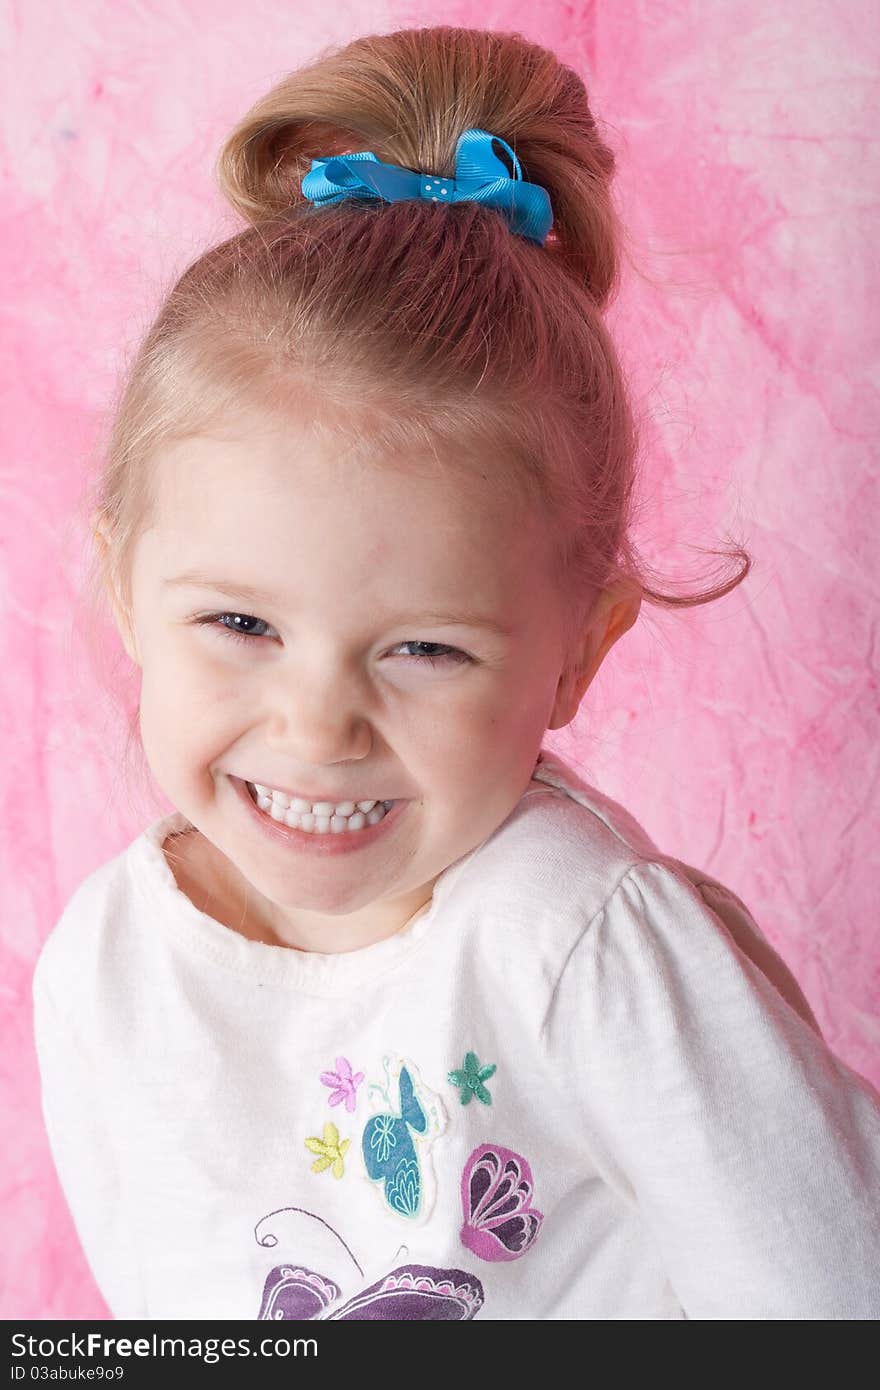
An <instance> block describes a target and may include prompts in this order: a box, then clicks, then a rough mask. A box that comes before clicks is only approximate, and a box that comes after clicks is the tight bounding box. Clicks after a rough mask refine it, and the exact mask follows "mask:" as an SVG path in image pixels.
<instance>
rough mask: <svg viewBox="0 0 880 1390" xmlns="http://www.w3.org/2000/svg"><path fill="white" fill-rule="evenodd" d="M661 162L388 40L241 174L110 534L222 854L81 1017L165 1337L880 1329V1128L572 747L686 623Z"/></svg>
mask: <svg viewBox="0 0 880 1390" xmlns="http://www.w3.org/2000/svg"><path fill="white" fill-rule="evenodd" d="M613 167H614V161H613V156H612V154H611V152H610V150H609V149H608V148H607V146H606V145H605V144H603V143H602V141H601V139H600V137H599V134H598V132H597V129H596V126H595V124H594V121H593V118H592V116H591V114H590V110H589V106H588V101H587V95H586V92H585V90H584V86H583V84H582V82H581V80H580V78H579V77H577V76H576V75H575V73H573V72H572V71H571V70H569V69H568V68H566V67H564V66H562V65H561V64H560V63H559V62H558V60H557V59H556V58H555V57H554V56H553V55H552V54H551V53H549V52H547V51H546V50H544V49H542V48H540V47H537V46H535V45H533V44H530V43H527V42H526V41H525V40H524V39H522V38H521V37H519V36H517V35H509V34H498V33H492V32H484V31H475V30H462V29H450V28H434V29H422V30H406V31H403V32H400V33H394V34H389V35H384V36H381V37H375V36H374V37H368V38H363V39H360V40H358V41H356V42H354V43H351V44H350V45H348V46H347V47H346V48H344V49H342V50H341V51H336V52H331V53H329V54H328V53H325V54H324V55H322V57H321V59H320V60H319V61H318V62H316V63H314V64H313V65H311V66H310V67H308V68H305V69H302V70H299V71H297V72H294V73H293V74H292V75H290V76H289V77H287V78H286V79H285V80H284V81H283V82H281V83H280V85H278V86H277V87H276V88H275V89H274V90H273V91H271V92H270V93H269V94H268V95H267V96H266V97H265V98H264V99H263V100H262V101H260V102H259V103H258V104H257V105H256V107H255V108H254V109H253V110H252V111H251V112H250V113H249V114H248V115H247V116H246V117H245V119H244V120H243V121H242V122H241V124H240V125H239V126H238V127H237V129H236V130H235V131H234V132H233V134H232V135H231V137H230V138H229V140H228V142H227V143H226V145H225V147H224V149H223V152H222V157H221V160H220V164H219V176H220V181H221V185H222V187H223V189H224V191H225V192H226V193H227V195H228V196H229V197H230V199H231V200H232V202H233V204H234V206H235V207H236V208H237V209H238V210H239V211H240V212H241V213H242V214H243V215H244V216H245V218H246V219H247V221H248V222H249V224H250V225H249V226H248V227H247V228H246V229H245V230H242V231H240V232H239V233H238V234H237V235H235V236H233V237H231V238H230V239H229V240H228V241H226V242H224V243H223V244H222V245H219V246H217V247H215V248H214V249H213V250H210V251H208V252H207V253H206V254H205V255H203V256H202V257H200V258H199V259H198V260H197V261H196V262H195V263H194V264H193V265H191V266H190V267H189V269H188V270H187V271H186V272H185V273H184V274H183V276H182V277H181V278H180V280H179V281H178V283H177V284H176V285H175V286H174V287H173V289H172V291H171V293H170V295H169V296H168V299H167V302H166V303H165V304H164V305H163V307H162V309H161V312H160V314H159V316H158V318H157V320H156V321H155V323H154V325H153V327H152V328H151V329H150V331H149V333H148V335H147V337H146V339H145V341H144V342H143V344H142V346H141V348H140V351H139V354H138V356H137V358H136V360H135V361H134V363H133V366H132V368H131V371H130V375H129V378H128V380H127V382H126V386H125V390H124V392H123V394H122V397H121V400H120V402H119V405H118V410H117V414H116V417H115V423H114V428H113V431H112V435H111V437H110V440H109V450H108V457H107V461H106V468H105V470H104V473H103V476H102V477H101V479H100V488H99V494H98V497H97V504H96V506H95V509H94V533H95V539H96V542H97V551H96V553H97V555H98V556H99V558H100V569H99V570H98V571H96V573H98V574H99V576H100V579H101V582H102V584H103V585H104V586H105V587H106V592H107V595H108V597H109V600H110V603H111V604H112V609H113V613H114V615H115V619H116V621H117V623H118V626H119V630H120V633H121V636H122V640H123V642H124V645H125V648H126V650H127V652H128V654H129V656H130V657H131V659H132V661H133V662H135V663H136V664H137V666H138V667H139V668H140V678H141V695H140V707H139V716H140V719H139V730H140V736H141V740H142V747H143V753H144V755H145V757H146V760H147V762H148V764H149V767H150V769H151V771H152V774H153V775H154V777H155V779H156V781H157V783H158V785H159V786H160V787H161V788H162V790H163V791H164V792H165V794H166V795H167V797H168V798H169V800H170V802H171V803H172V805H174V806H175V807H176V808H177V809H176V810H175V812H174V813H173V814H171V815H168V816H166V817H165V818H164V819H161V820H159V821H157V822H155V823H154V824H152V825H150V826H149V827H148V828H147V829H146V830H144V832H143V833H142V834H141V835H140V836H139V837H138V838H137V839H135V840H134V841H133V842H132V843H131V844H130V845H129V846H128V848H127V849H125V851H124V852H123V853H121V854H119V855H118V856H117V857H116V858H114V859H112V860H111V861H110V862H108V863H106V864H104V865H103V866H102V867H100V868H99V869H97V870H96V871H95V872H93V873H92V874H91V875H90V876H89V877H88V878H86V880H85V881H84V882H83V883H82V884H81V886H80V887H79V888H78V889H77V891H76V892H75V893H74V895H73V897H72V899H71V900H70V902H69V904H68V906H67V908H66V910H65V912H64V914H63V916H62V917H61V920H60V921H59V922H58V924H57V925H56V926H55V928H54V930H53V931H52V933H51V934H50V936H49V938H48V940H47V941H46V943H45V946H44V948H43V950H42V953H41V955H40V958H39V962H38V965H37V968H36V973H35V978H34V1003H35V1028H36V1042H37V1047H38V1053H39V1061H40V1067H41V1074H42V1084H43V1106H44V1114H45V1121H46V1126H47V1131H48V1135H49V1138H50V1141H51V1145H52V1151H53V1155H54V1159H55V1162H56V1165H57V1169H58V1174H59V1177H60V1181H61V1184H62V1186H63V1189H64V1192H65V1194H66V1197H67V1200H68V1202H69V1204H70V1208H71V1211H72V1214H73V1218H74V1221H75V1223H76V1227H77V1230H78V1233H79V1236H80V1238H81V1241H82V1245H83V1248H84V1251H85V1254H86V1256H87V1258H88V1261H89V1264H90V1266H91V1269H92V1271H93V1273H94V1276H95V1279H96V1280H97V1283H98V1286H99V1287H100V1290H101V1292H102V1294H103V1296H104V1298H105V1299H106V1301H107V1303H108V1305H109V1307H110V1309H111V1310H112V1312H113V1315H114V1316H115V1317H118V1318H175V1319H197V1318H211V1319H219V1318H233V1319H240V1318H245V1319H279V1318H280V1319H284V1318H292V1319H304V1318H305V1319H435V1318H436V1319H444V1318H446V1319H464V1318H474V1317H479V1318H481V1319H486V1318H489V1319H557V1318H559V1319H561V1318H565V1319H572V1318H576V1319H593V1318H608V1319H619V1318H622V1319H627V1318H633V1319H636V1318H637V1319H654V1318H722V1319H730V1318H864V1319H869V1318H875V1317H877V1316H878V1315H880V1287H878V1274H880V1221H878V1208H880V1162H878V1160H880V1097H878V1095H877V1092H876V1091H875V1090H874V1089H873V1088H872V1087H871V1086H870V1085H869V1084H868V1082H867V1081H865V1080H864V1079H862V1078H861V1077H860V1076H858V1075H857V1074H856V1073H854V1072H853V1071H852V1070H851V1069H850V1068H848V1067H847V1066H846V1065H844V1064H843V1063H842V1062H841V1061H839V1060H838V1059H837V1058H836V1057H835V1056H834V1055H833V1054H832V1053H831V1051H830V1050H829V1049H828V1047H827V1046H826V1044H825V1042H824V1041H823V1039H822V1036H821V1034H820V1031H819V1028H818V1026H817V1024H816V1021H815V1019H814V1018H813V1015H812V1013H811V1012H810V1009H809V1006H808V1004H807V1002H806V1000H805V998H804V996H803V994H802V993H801V991H800V989H799V988H798V985H797V983H796V981H795V980H794V979H793V977H792V976H791V974H790V973H789V971H788V970H787V969H786V967H785V965H784V964H783V962H782V960H781V959H780V958H779V956H778V955H777V954H776V953H775V952H774V951H773V950H772V949H771V948H770V946H769V945H768V943H767V942H766V940H765V939H764V937H763V936H762V934H761V932H760V930H759V928H758V927H757V926H756V924H755V921H754V920H753V918H752V916H751V915H750V913H749V911H748V909H747V908H746V907H745V906H744V905H743V903H742V902H741V901H740V900H739V898H738V897H737V896H736V895H735V894H734V893H732V892H731V891H730V890H729V889H728V888H726V887H724V886H723V885H722V884H721V883H719V882H717V880H715V879H714V878H713V877H712V876H711V875H710V874H707V873H705V872H702V871H701V870H699V869H696V868H692V867H691V866H690V865H688V864H685V863H683V862H681V861H679V860H676V859H674V858H671V857H670V856H669V855H666V854H664V853H662V852H661V851H660V850H659V849H658V848H657V847H656V846H655V845H654V844H653V843H652V842H651V841H650V839H649V838H648V836H647V835H646V834H645V832H644V831H643V830H642V829H641V827H640V826H639V825H638V824H637V822H636V821H635V820H634V819H633V818H632V817H631V816H630V815H629V814H628V813H627V812H626V811H625V810H623V808H622V807H620V806H619V805H617V804H616V803H615V802H613V801H611V800H609V798H608V797H607V796H605V795H603V794H602V793H601V792H600V791H599V790H597V789H596V788H595V787H592V786H590V785H588V784H587V783H586V782H584V781H583V780H581V779H580V778H579V777H578V776H576V775H574V773H573V772H572V771H571V770H570V769H569V768H567V767H566V766H564V765H563V764H562V763H561V762H560V761H559V760H558V759H557V758H555V757H553V756H551V755H549V754H547V752H546V751H545V750H544V749H543V748H542V746H541V745H542V740H543V737H544V734H545V732H546V731H547V730H553V729H559V728H562V727H563V726H565V725H566V724H568V723H569V722H570V721H571V719H572V718H573V717H574V715H575V713H576V711H577V709H578V706H579V703H580V701H581V698H582V697H583V695H584V692H585V691H586V689H587V687H588V686H589V684H590V682H591V680H592V678H593V676H594V675H595V673H596V671H597V669H598V668H599V665H600V663H601V662H602V661H603V659H604V658H605V656H606V655H607V653H608V652H609V650H610V648H611V647H612V645H613V644H614V643H615V642H616V641H617V639H618V638H620V637H621V636H622V635H623V634H624V633H625V632H626V631H627V629H628V628H629V627H630V626H631V625H632V624H633V622H634V621H635V619H636V617H637V615H638V612H639V605H640V602H641V600H642V599H643V598H644V599H646V600H648V601H651V602H654V603H658V604H663V603H665V604H666V605H667V606H669V605H670V604H672V603H675V602H679V603H681V602H683V601H686V602H693V603H695V602H706V601H708V600H709V599H713V598H716V597H719V596H720V595H721V594H724V593H726V592H728V591H729V590H730V589H732V588H733V587H734V586H735V584H737V583H739V582H740V580H741V579H742V578H743V577H744V575H745V573H746V571H747V569H748V563H749V561H748V557H747V556H746V555H744V552H742V551H737V552H735V554H736V556H737V557H738V558H739V559H740V561H741V562H743V563H741V565H740V569H739V572H738V574H737V575H736V577H735V578H734V579H733V580H731V581H730V582H728V583H727V584H726V585H723V586H721V587H719V588H717V589H714V590H711V591H708V592H705V593H702V594H699V595H696V596H691V598H690V599H688V600H681V599H680V598H679V599H676V598H673V597H672V596H669V595H665V594H663V593H662V592H659V591H658V590H656V589H652V588H649V587H648V586H647V584H646V583H645V581H644V573H645V572H644V569H641V570H640V568H639V566H638V564H637V561H636V555H635V551H634V549H633V547H632V544H631V542H630V540H629V537H628V529H627V528H628V522H629V517H630V511H629V507H630V498H631V494H632V488H633V479H634V460H635V457H636V432H635V428H634V421H633V415H632V414H631V411H630V406H629V404H628V399H627V395H626V392H625V389H624V383H623V377H622V373H621V368H620V365H619V362H618V358H617V356H616V354H615V350H614V347H613V345H612V342H611V340H610V338H609V336H608V333H607V331H606V328H605V326H604V323H603V318H602V311H603V309H604V308H605V307H606V306H607V303H608V301H609V298H610V296H611V293H612V290H613V288H614V285H615V283H616V276H617V267H618V253H619V241H620V235H621V233H620V228H619V226H618V224H617V221H616V217H615V213H614V209H613V203H612V199H611V194H610V182H611V178H612V173H613Z"/></svg>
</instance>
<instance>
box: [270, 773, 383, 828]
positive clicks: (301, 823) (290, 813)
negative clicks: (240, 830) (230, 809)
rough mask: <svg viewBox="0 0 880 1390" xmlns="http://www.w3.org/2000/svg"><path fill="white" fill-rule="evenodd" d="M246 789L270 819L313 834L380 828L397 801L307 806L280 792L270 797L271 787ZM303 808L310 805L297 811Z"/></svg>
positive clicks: (327, 803) (328, 803) (325, 803)
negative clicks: (298, 807) (381, 822)
mask: <svg viewBox="0 0 880 1390" xmlns="http://www.w3.org/2000/svg"><path fill="white" fill-rule="evenodd" d="M245 786H246V787H247V789H248V794H249V796H250V798H251V800H252V801H253V802H254V803H255V804H256V806H257V807H258V809H259V810H260V811H261V812H262V813H263V814H264V815H265V816H267V817H268V818H269V819H270V820H274V821H277V822H279V823H280V824H282V825H286V826H288V827H289V828H290V829H291V830H303V831H305V832H306V834H311V835H340V834H352V835H356V834H358V833H359V832H360V831H362V830H367V829H369V828H370V827H371V826H374V825H378V824H379V822H380V821H382V820H384V819H385V817H386V816H387V814H388V812H389V811H390V810H391V808H392V806H394V805H395V802H394V801H375V802H361V803H359V804H358V803H355V802H351V801H347V802H329V801H326V802H325V801H321V802H316V803H307V802H303V801H301V800H299V799H297V798H293V799H291V798H290V797H288V796H285V795H283V794H282V793H281V792H273V793H272V794H271V795H270V794H269V791H268V788H266V787H262V786H256V785H255V784H254V783H253V782H246V783H245ZM303 805H308V806H309V809H308V810H305V811H303V810H295V809H294V807H296V806H303ZM362 806H369V810H366V811H364V810H362V809H361V807H362ZM340 807H341V808H342V810H340V809H339V808H340Z"/></svg>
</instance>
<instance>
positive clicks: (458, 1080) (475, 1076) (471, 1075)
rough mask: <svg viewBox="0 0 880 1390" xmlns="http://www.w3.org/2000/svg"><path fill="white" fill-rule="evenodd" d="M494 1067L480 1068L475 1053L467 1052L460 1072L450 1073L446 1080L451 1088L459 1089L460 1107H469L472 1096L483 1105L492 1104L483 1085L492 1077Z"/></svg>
mask: <svg viewBox="0 0 880 1390" xmlns="http://www.w3.org/2000/svg"><path fill="white" fill-rule="evenodd" d="M494 1074H495V1066H494V1064H493V1065H492V1066H490V1067H481V1066H480V1063H479V1059H478V1057H477V1054H476V1053H475V1052H468V1053H467V1054H466V1056H465V1059H464V1062H463V1064H462V1068H461V1071H451V1072H450V1073H449V1076H448V1080H449V1081H451V1082H452V1084H453V1086H460V1087H461V1096H460V1100H461V1103H462V1105H470V1103H471V1100H472V1099H473V1097H474V1096H476V1097H477V1100H481V1101H482V1102H483V1104H484V1105H491V1104H492V1097H491V1096H490V1095H489V1092H488V1091H487V1090H486V1087H485V1086H484V1085H483V1082H484V1081H488V1080H489V1077H490V1076H494Z"/></svg>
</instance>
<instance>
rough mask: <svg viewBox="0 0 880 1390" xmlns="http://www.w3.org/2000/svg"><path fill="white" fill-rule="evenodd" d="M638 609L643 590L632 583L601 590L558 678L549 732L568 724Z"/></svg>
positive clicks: (620, 583)
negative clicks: (572, 651)
mask: <svg viewBox="0 0 880 1390" xmlns="http://www.w3.org/2000/svg"><path fill="white" fill-rule="evenodd" d="M641 606H642V590H641V587H640V586H639V585H636V584H635V583H634V582H633V581H630V580H620V581H618V583H616V584H612V585H610V586H609V588H607V589H603V590H602V592H601V593H600V595H599V597H598V598H597V600H596V602H595V603H594V604H593V608H592V611H591V613H590V616H589V618H588V619H587V624H586V627H585V628H584V631H583V633H582V635H581V637H580V639H579V641H578V642H576V644H575V649H574V653H573V654H570V655H569V659H568V660H567V662H566V665H565V666H564V667H563V670H562V674H561V675H560V677H559V683H558V685H557V687H556V699H555V701H554V704H553V710H552V713H551V715H550V722H549V724H548V725H547V728H548V729H562V728H564V727H565V725H566V724H570V723H571V721H572V719H574V717H575V715H576V714H577V711H578V707H579V705H580V703H581V700H582V699H583V698H584V694H585V692H586V690H587V687H588V686H589V684H590V682H591V681H592V679H593V677H594V676H595V674H596V672H597V671H598V669H599V667H600V666H601V665H602V662H603V661H604V660H605V657H606V656H607V655H608V652H609V651H610V650H611V648H612V647H613V646H614V643H615V642H616V641H617V640H618V638H620V637H622V636H623V634H624V633H625V632H628V631H629V629H630V628H631V627H632V625H633V623H634V622H635V620H636V618H637V617H638V616H639V609H640V608H641Z"/></svg>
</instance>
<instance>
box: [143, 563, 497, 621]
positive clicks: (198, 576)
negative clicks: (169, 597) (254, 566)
mask: <svg viewBox="0 0 880 1390" xmlns="http://www.w3.org/2000/svg"><path fill="white" fill-rule="evenodd" d="M162 586H163V588H166V589H172V588H191V589H211V590H213V591H214V592H215V593H218V594H225V595H226V597H227V598H232V599H238V598H240V599H244V600H245V601H246V602H248V603H271V604H273V605H277V604H278V602H279V600H278V598H277V596H276V595H275V594H272V593H269V591H268V590H266V589H261V588H259V587H258V586H256V585H253V584H238V583H235V584H230V583H229V581H228V580H223V579H212V578H210V576H208V575H205V574H202V573H200V572H196V571H187V572H186V573H185V574H178V575H175V576H174V578H173V579H163V580H162ZM399 621H402V622H419V623H437V624H449V625H455V626H456V627H481V628H485V629H486V630H487V631H489V632H496V633H498V634H500V636H502V637H513V636H514V630H513V628H510V627H505V626H504V624H502V623H498V622H495V620H494V619H492V618H487V617H484V616H483V615H482V614H480V613H472V612H460V613H454V614H453V613H438V612H424V613H406V614H404V615H403V617H402V618H401V619H400V620H399Z"/></svg>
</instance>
